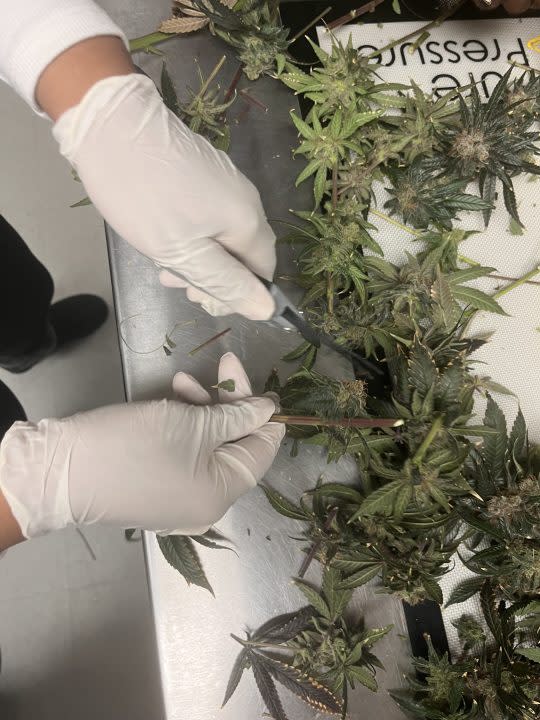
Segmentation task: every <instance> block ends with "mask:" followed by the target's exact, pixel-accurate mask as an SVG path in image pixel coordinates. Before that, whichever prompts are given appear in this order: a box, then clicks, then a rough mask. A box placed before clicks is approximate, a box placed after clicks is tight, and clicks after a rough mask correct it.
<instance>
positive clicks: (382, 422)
mask: <svg viewBox="0 0 540 720" xmlns="http://www.w3.org/2000/svg"><path fill="white" fill-rule="evenodd" d="M190 354H191V353H190ZM269 422H277V423H284V424H286V425H306V426H311V427H317V426H320V427H340V428H395V427H401V425H404V421H403V420H401V419H396V418H341V419H339V420H333V419H331V418H318V417H309V416H307V415H277V414H276V415H272V417H271V418H270V420H269Z"/></svg>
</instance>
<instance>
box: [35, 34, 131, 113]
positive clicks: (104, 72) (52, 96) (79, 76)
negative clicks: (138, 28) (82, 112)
mask: <svg viewBox="0 0 540 720" xmlns="http://www.w3.org/2000/svg"><path fill="white" fill-rule="evenodd" d="M134 72H136V70H135V66H134V65H133V62H132V60H131V56H130V54H129V52H128V51H127V50H126V47H125V46H124V43H123V42H122V40H121V39H120V38H118V37H113V36H100V37H94V38H89V39H87V40H83V41H82V42H80V43H77V44H76V45H74V46H73V47H70V48H68V49H67V50H65V51H64V52H63V53H61V54H60V55H58V57H56V58H55V59H54V60H53V61H52V62H51V63H50V64H49V65H48V66H47V67H46V68H45V70H44V71H43V72H42V74H41V76H40V78H39V80H38V83H37V86H36V100H37V102H38V104H39V106H40V107H41V109H42V110H43V111H44V112H46V113H47V115H48V116H49V117H50V118H51V119H52V120H54V121H56V120H57V119H58V118H59V117H60V115H62V114H63V113H64V112H66V110H69V109H70V108H72V107H74V106H75V105H77V104H78V103H79V102H80V101H81V100H82V98H83V97H84V96H85V94H86V93H87V92H88V90H90V88H91V87H92V86H93V85H95V84H96V83H97V82H99V81H100V80H103V79H105V78H107V77H113V76H118V75H129V74H131V73H134Z"/></svg>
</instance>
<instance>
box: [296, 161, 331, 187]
mask: <svg viewBox="0 0 540 720" xmlns="http://www.w3.org/2000/svg"><path fill="white" fill-rule="evenodd" d="M320 168H321V161H320V160H319V159H317V158H316V159H315V160H311V162H309V163H308V164H307V165H306V167H305V168H304V169H303V170H302V172H301V173H300V175H299V176H298V177H297V178H296V182H295V185H296V187H298V186H299V185H300V184H301V183H303V182H304V180H307V179H308V177H310V176H311V175H313V174H314V173H316V172H317V171H318V170H319V169H320ZM325 173H326V168H325Z"/></svg>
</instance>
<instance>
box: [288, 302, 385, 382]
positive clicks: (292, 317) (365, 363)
mask: <svg viewBox="0 0 540 720" xmlns="http://www.w3.org/2000/svg"><path fill="white" fill-rule="evenodd" d="M281 315H282V317H283V318H285V320H287V321H288V322H290V323H291V325H294V327H295V328H296V329H297V330H298V332H299V333H300V334H301V335H302V337H303V338H304V339H305V340H307V341H308V342H310V343H311V344H312V345H315V347H320V346H321V343H322V344H324V345H326V346H327V347H329V348H332V350H335V351H336V352H338V353H339V354H340V355H344V356H345V357H346V358H349V360H354V361H355V362H356V365H357V367H358V368H361V369H362V370H363V371H364V372H365V373H366V375H367V376H368V377H376V376H379V377H382V376H383V375H384V371H383V370H381V368H379V367H377V365H376V364H375V363H373V362H370V361H369V360H366V358H364V357H362V356H361V355H359V354H358V353H356V352H354V351H353V350H349V348H346V347H344V346H343V345H340V344H339V343H338V342H336V341H335V340H334V338H333V337H332V336H331V335H327V334H326V333H321V332H318V331H317V330H316V329H315V328H314V327H313V326H312V325H310V324H309V323H308V322H306V321H305V320H304V318H303V317H302V316H301V315H300V313H299V312H298V311H295V309H294V308H291V307H288V308H285V310H284V311H283V312H282V314H281Z"/></svg>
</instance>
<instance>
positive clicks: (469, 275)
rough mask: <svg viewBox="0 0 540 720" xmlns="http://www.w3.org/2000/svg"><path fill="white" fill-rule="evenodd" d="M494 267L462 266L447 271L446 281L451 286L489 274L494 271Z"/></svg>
mask: <svg viewBox="0 0 540 720" xmlns="http://www.w3.org/2000/svg"><path fill="white" fill-rule="evenodd" d="M495 270H496V268H494V267H486V266H484V265H472V266H471V267H468V268H463V270H456V271H455V272H452V273H449V274H448V275H446V279H447V280H448V283H449V284H450V286H451V287H453V286H454V285H460V284H461V283H464V282H469V281H470V280H477V279H478V278H481V277H486V276H487V275H490V274H491V273H492V272H495Z"/></svg>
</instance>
